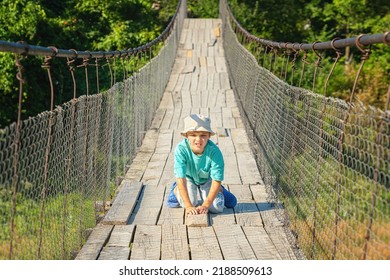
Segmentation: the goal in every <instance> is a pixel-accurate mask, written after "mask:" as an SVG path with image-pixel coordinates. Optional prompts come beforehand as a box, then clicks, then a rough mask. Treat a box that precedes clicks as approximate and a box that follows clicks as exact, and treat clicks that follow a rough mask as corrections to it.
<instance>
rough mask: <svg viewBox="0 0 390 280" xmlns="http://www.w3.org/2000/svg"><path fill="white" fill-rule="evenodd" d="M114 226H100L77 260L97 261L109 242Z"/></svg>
mask: <svg viewBox="0 0 390 280" xmlns="http://www.w3.org/2000/svg"><path fill="white" fill-rule="evenodd" d="M112 228H113V226H112V225H103V224H98V225H97V226H96V227H95V228H94V229H93V230H92V233H91V235H90V236H89V238H88V240H87V242H86V243H85V244H84V246H83V247H82V248H81V250H80V252H79V253H78V254H77V256H76V260H96V259H97V258H98V257H99V254H100V251H101V250H102V248H103V246H104V244H105V243H106V242H107V240H108V238H109V236H110V233H111V231H112Z"/></svg>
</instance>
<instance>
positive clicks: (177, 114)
mask: <svg viewBox="0 0 390 280" xmlns="http://www.w3.org/2000/svg"><path fill="white" fill-rule="evenodd" d="M180 115H181V106H179V107H177V108H175V109H174V111H173V116H172V121H171V124H170V126H169V129H172V130H174V129H177V126H178V124H179V121H180Z"/></svg>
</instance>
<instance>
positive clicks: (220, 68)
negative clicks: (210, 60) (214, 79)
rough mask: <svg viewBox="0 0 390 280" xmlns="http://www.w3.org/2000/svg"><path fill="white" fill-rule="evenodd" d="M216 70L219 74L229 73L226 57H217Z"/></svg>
mask: <svg viewBox="0 0 390 280" xmlns="http://www.w3.org/2000/svg"><path fill="white" fill-rule="evenodd" d="M215 69H216V70H217V72H218V73H227V67H226V61H225V58H224V57H221V56H216V57H215Z"/></svg>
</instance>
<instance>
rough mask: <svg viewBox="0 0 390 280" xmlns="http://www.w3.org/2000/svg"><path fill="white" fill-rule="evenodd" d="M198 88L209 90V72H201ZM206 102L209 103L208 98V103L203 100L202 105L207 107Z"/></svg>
mask: <svg viewBox="0 0 390 280" xmlns="http://www.w3.org/2000/svg"><path fill="white" fill-rule="evenodd" d="M198 90H199V91H202V92H206V93H207V91H206V90H207V73H200V74H199V83H198ZM203 104H204V105H203ZM206 104H207V100H206V103H204V102H203V100H202V107H206Z"/></svg>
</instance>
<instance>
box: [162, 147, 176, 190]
mask: <svg viewBox="0 0 390 280" xmlns="http://www.w3.org/2000/svg"><path fill="white" fill-rule="evenodd" d="M175 146H176V145H175ZM173 165H174V153H173V150H172V152H171V153H170V154H169V156H168V159H167V161H166V164H165V168H164V171H163V173H162V175H161V178H160V182H159V184H158V186H159V187H161V188H165V187H170V186H171V184H172V183H173V182H174V181H175V176H174V172H173ZM168 190H169V189H168Z"/></svg>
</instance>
